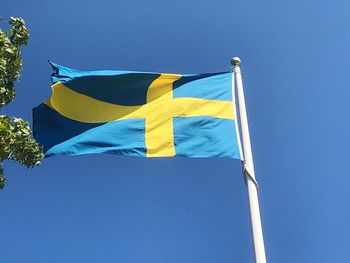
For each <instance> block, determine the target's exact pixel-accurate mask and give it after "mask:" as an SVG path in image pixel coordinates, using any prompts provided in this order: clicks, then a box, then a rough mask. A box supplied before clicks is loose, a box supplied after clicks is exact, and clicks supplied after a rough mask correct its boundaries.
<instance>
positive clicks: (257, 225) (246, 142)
mask: <svg viewBox="0 0 350 263" xmlns="http://www.w3.org/2000/svg"><path fill="white" fill-rule="evenodd" d="M240 64H241V60H240V58H238V57H234V58H232V60H231V65H232V67H233V72H234V79H233V80H232V86H233V87H232V88H233V89H234V83H235V82H236V84H237V97H238V104H239V117H240V118H239V119H240V124H241V130H242V140H243V156H244V158H242V159H243V176H244V179H245V182H246V185H247V189H248V199H249V209H250V219H251V225H252V234H253V245H254V252H255V262H256V263H266V255H265V246H264V238H263V232H262V226H261V219H260V210H259V200H258V184H257V181H256V180H255V173H254V163H253V155H252V149H251V144H250V136H249V127H248V119H247V111H246V106H245V100H244V91H243V82H242V75H241V69H240V67H239V66H240ZM233 94H234V93H233Z"/></svg>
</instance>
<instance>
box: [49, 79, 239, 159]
mask: <svg viewBox="0 0 350 263" xmlns="http://www.w3.org/2000/svg"><path fill="white" fill-rule="evenodd" d="M180 78H181V75H175V74H161V75H160V76H159V77H158V78H157V79H156V80H154V81H153V82H152V84H151V85H150V86H149V88H148V91H147V103H146V104H144V105H139V106H123V105H117V104H112V103H108V102H103V101H100V100H97V99H94V98H92V97H89V96H86V95H84V94H81V93H78V92H76V91H74V90H71V89H69V88H67V87H66V86H64V85H63V84H62V83H60V82H57V83H55V84H54V85H52V96H51V97H50V98H49V99H48V100H47V101H45V104H46V105H48V106H49V107H50V108H52V109H54V110H55V111H57V112H59V113H60V114H61V115H63V116H65V117H66V118H69V119H72V120H75V121H79V122H85V123H104V122H110V121H118V120H125V119H134V118H144V119H145V122H146V127H145V129H146V132H145V142H146V148H147V157H161V156H174V155H175V147H174V132H173V130H174V129H173V118H174V117H194V116H211V117H216V118H224V119H234V117H235V116H234V108H233V104H232V102H230V101H221V100H208V99H199V98H192V97H188V98H175V99H174V98H173V92H172V91H173V83H174V81H176V80H178V79H180Z"/></svg>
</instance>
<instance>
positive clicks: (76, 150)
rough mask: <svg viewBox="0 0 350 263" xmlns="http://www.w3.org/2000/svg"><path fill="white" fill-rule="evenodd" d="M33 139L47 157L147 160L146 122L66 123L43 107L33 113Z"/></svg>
mask: <svg viewBox="0 0 350 263" xmlns="http://www.w3.org/2000/svg"><path fill="white" fill-rule="evenodd" d="M33 126H34V137H35V139H36V140H37V141H38V142H39V143H40V144H42V145H44V152H45V156H46V157H49V156H52V155H58V154H60V155H78V154H88V153H110V154H119V155H131V156H145V153H146V145H145V136H144V134H145V121H144V119H128V120H120V121H114V122H109V123H100V124H89V123H81V122H77V121H73V120H70V119H67V118H65V117H63V116H62V115H60V114H59V113H57V112H56V111H54V110H52V109H50V108H49V107H48V106H46V105H45V104H41V105H39V106H38V107H36V108H34V110H33Z"/></svg>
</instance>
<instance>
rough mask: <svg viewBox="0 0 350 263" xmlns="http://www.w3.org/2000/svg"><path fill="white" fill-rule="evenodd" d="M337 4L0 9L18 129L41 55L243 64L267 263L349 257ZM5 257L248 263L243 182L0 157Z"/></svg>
mask: <svg viewBox="0 0 350 263" xmlns="http://www.w3.org/2000/svg"><path fill="white" fill-rule="evenodd" d="M349 13H350V2H349V1H348V0H332V1H330V0H317V1H316V0H310V1H303V0H295V1H279V0H274V1H272V0H266V1H258V0H255V1H254V0H251V1H234V0H230V1H228V0H227V1H198V0H197V1H185V0H181V1H175V0H174V1H164V0H163V1H161V0H149V1H112V0H109V1H104V0H101V1H87V0H84V1H82V0H75V1H68V0H60V1H35V0H31V1H16V0H12V1H9V0H8V1H3V3H2V4H1V9H0V15H1V16H2V17H5V18H8V17H9V16H11V15H12V16H22V17H24V18H25V20H26V22H27V25H28V27H29V28H30V30H31V36H30V41H29V45H28V46H27V47H25V48H24V49H23V59H24V68H23V74H22V77H21V80H20V82H18V83H17V97H16V99H15V101H14V102H13V103H12V104H11V105H9V106H8V107H6V109H5V112H6V113H8V114H11V115H14V116H21V117H24V118H26V119H28V120H30V121H31V109H32V107H34V106H36V105H38V104H39V103H41V102H42V101H43V100H45V99H46V98H47V97H48V96H49V95H50V92H51V90H50V74H51V68H50V66H49V64H48V63H47V60H48V59H51V60H53V61H55V62H57V63H60V64H63V65H66V66H69V67H73V68H77V69H129V70H144V71H158V72H174V73H175V72H178V73H202V72H216V71H225V70H228V69H229V66H230V59H231V57H232V56H234V55H237V56H240V57H241V58H242V61H243V64H242V71H243V77H244V84H245V90H246V102H247V107H248V117H249V122H250V128H251V140H252V144H253V154H254V158H255V166H256V175H257V179H258V181H259V183H260V186H261V191H260V193H259V195H260V203H261V213H262V222H263V227H264V233H265V243H266V251H267V257H268V261H269V262H283V263H295V262H306V263H312V262H317V263H322V262H325V263H329V262H349V258H350V206H349V204H348V203H349V200H350V191H349V185H350V176H349V169H348V163H349V161H348V158H349V156H350V151H349V148H350V142H349V132H350V127H349V126H350V122H349V117H348V112H349V105H348V104H347V103H348V101H349V96H350V79H349V78H350V66H349V58H350V48H349V47H350V29H349V25H350V16H349ZM5 169H6V170H5V171H6V173H7V176H8V184H7V187H6V188H5V190H4V191H2V192H0V200H1V201H0V202H1V213H0V226H1V231H0V255H1V256H0V257H1V259H0V260H1V262H2V263H22V262H35V263H47V262H50V263H56V262H57V263H62V262H74V263H75V262H84V263H90V262H91V263H93V262H104V263H105V262H106V263H107V262H128V263H140V262H143V263H148V262H149V263H158V262H159V263H164V262H167V263H178V262H191V263H197V262H198V263H212V262H220V263H226V262H227V263H232V262H240V263H241V262H253V250H252V242H251V234H250V222H249V214H248V202H247V197H246V188H245V185H244V183H243V180H242V175H241V169H240V162H239V161H236V160H230V159H215V158H211V159H185V158H174V159H171V158H168V159H152V160H149V159H142V158H135V157H134V158H132V157H120V156H111V155H90V156H78V157H52V158H49V159H46V160H44V162H43V164H42V166H41V167H39V168H36V169H33V170H26V169H25V168H22V167H19V166H16V165H14V164H12V163H9V162H7V163H6V164H5Z"/></svg>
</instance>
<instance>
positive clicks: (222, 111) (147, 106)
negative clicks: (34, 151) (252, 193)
mask: <svg viewBox="0 0 350 263" xmlns="http://www.w3.org/2000/svg"><path fill="white" fill-rule="evenodd" d="M51 65H52V67H53V70H54V73H53V74H52V78H51V80H52V84H53V85H52V95H51V97H50V98H49V99H48V100H46V101H45V102H44V103H42V104H40V105H39V106H37V107H36V108H34V109H33V126H34V127H33V129H34V136H35V138H36V139H37V140H38V142H39V143H40V144H42V145H44V151H45V156H46V157H49V156H52V155H59V154H61V155H78V154H89V153H110V154H118V155H133V156H144V157H170V156H185V157H212V156H218V157H230V158H236V159H241V154H240V143H239V138H238V136H237V133H238V132H237V130H238V129H237V124H236V115H235V106H234V96H232V86H231V85H232V84H231V83H232V73H230V72H224V73H213V74H199V75H195V74H186V75H180V74H160V73H147V72H135V71H112V70H100V71H79V70H74V69H71V68H67V67H63V66H60V65H57V64H55V63H52V62H51Z"/></svg>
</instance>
